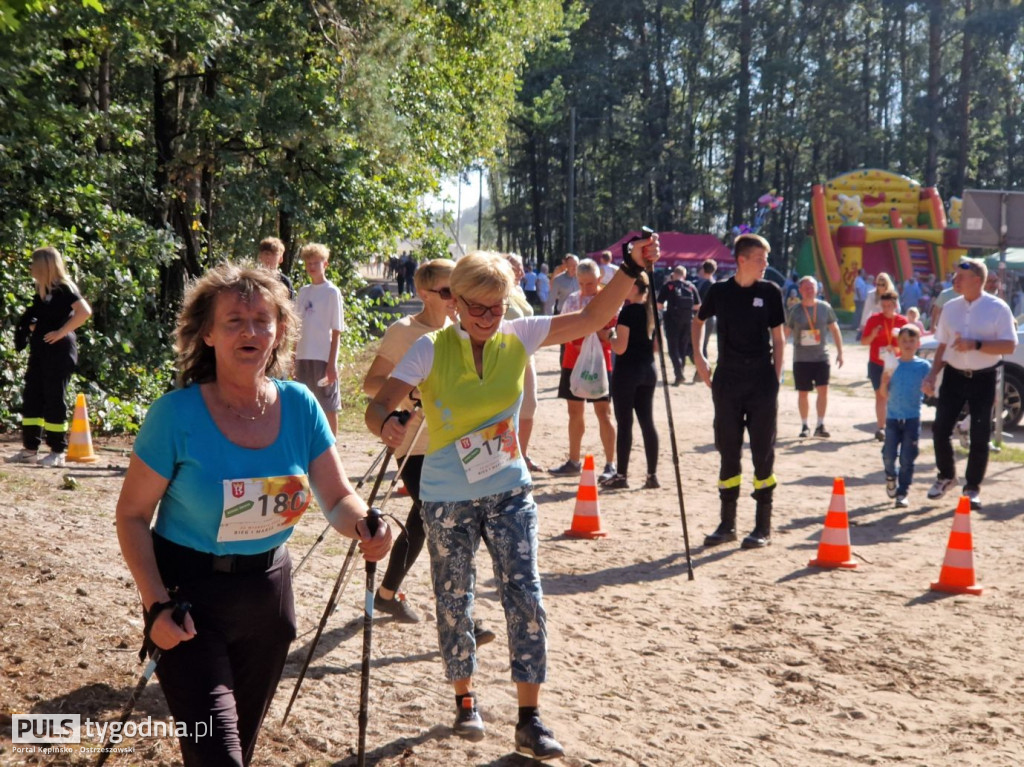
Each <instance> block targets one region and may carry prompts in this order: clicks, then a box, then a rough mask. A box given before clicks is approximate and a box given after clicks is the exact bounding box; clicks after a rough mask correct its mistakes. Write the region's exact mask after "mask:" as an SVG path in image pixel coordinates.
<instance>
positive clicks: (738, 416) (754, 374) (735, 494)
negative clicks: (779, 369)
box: [711, 359, 779, 501]
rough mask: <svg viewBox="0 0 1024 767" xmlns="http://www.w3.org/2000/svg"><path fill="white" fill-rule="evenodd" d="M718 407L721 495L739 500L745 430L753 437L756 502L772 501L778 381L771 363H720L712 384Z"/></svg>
mask: <svg viewBox="0 0 1024 767" xmlns="http://www.w3.org/2000/svg"><path fill="white" fill-rule="evenodd" d="M711 398H712V401H713V402H714V404H715V447H716V448H718V453H719V457H720V459H721V466H720V468H719V471H718V495H719V498H721V500H722V501H735V500H736V499H737V498H739V494H740V476H741V474H742V451H743V431H744V429H746V431H747V433H748V435H749V436H750V454H751V457H752V458H753V461H754V493H753V496H754V498H755V499H757V500H758V501H770V500H771V498H772V494H773V493H774V491H775V477H774V475H773V473H772V472H773V471H774V469H775V424H776V416H777V413H778V402H779V379H778V378H777V377H776V375H775V366H774V365H773V364H772V363H771V361H770V359H768V360H766V361H765V362H763V363H762V362H758V363H756V364H751V365H730V364H728V362H723V363H719V365H718V367H717V368H716V369H715V376H714V378H713V379H712V381H711Z"/></svg>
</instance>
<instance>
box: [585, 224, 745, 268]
mask: <svg viewBox="0 0 1024 767" xmlns="http://www.w3.org/2000/svg"><path fill="white" fill-rule="evenodd" d="M639 234H640V232H638V231H632V232H629V233H627V234H626V235H625V236H624V237H623V238H622V239H620V240H619V241H618V242H616V243H614V244H612V245H609V246H608V247H607V248H601V250H610V251H611V252H612V261H614V262H615V263H619V262H621V261H622V243H624V242H626V241H627V240H629V239H631V238H633V237H635V236H636V235H639ZM658 239H659V240H660V242H661V260H660V261H658V267H659V268H666V269H671V268H672V267H674V266H677V265H680V264H681V265H682V266H685V267H686V268H688V269H697V268H700V265H701V264H702V263H703V262H704V260H705V259H708V258H713V259H715V261H717V262H718V268H719V269H721V268H722V267H725V268H727V269H729V268H734V267H735V266H736V259H734V258H733V257H732V251H731V250H729V248H727V247H726V246H725V245H723V244H722V243H721V242H719V241H718V238H717V237H715V236H714V235H713V234H683V233H682V232H658ZM601 250H595V251H594V252H593V253H587V258H593V259H594V260H597V258H598V256H600V255H601Z"/></svg>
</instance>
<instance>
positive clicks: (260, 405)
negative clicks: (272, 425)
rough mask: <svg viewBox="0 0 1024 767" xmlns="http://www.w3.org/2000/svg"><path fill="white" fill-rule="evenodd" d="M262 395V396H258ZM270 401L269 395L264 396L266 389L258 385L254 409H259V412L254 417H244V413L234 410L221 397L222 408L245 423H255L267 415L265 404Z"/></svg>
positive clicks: (262, 385)
mask: <svg viewBox="0 0 1024 767" xmlns="http://www.w3.org/2000/svg"><path fill="white" fill-rule="evenodd" d="M260 395H264V396H262V397H261V396H260ZM269 401H270V397H269V395H266V387H265V385H264V384H260V390H259V391H258V392H257V393H256V407H258V408H259V410H260V412H259V413H257V414H256V415H246V414H245V413H242V412H239V411H238V410H235V409H234V408H233V407H232V406H231V405H230V404H229V403H228V401H227V400H226V399H224V398H223V397H221V402H223V403H224V407H226V408H227V409H228V410H230V411H231V413H232V414H233V415H235V416H236V417H238V418H242V419H244V420H246V421H257V420H259V419H260V418H262V417H263V416H265V415H266V414H267V403H268V402H269Z"/></svg>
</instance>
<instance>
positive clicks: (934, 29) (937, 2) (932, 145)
mask: <svg viewBox="0 0 1024 767" xmlns="http://www.w3.org/2000/svg"><path fill="white" fill-rule="evenodd" d="M941 77H942V0H928V86H927V96H926V98H927V107H926V109H927V115H928V124H927V125H926V126H925V133H926V135H927V142H928V143H927V156H926V157H925V163H924V185H925V186H935V185H936V184H937V183H938V181H939V113H940V108H941V106H942V105H941V104H940V103H939V82H940V80H941Z"/></svg>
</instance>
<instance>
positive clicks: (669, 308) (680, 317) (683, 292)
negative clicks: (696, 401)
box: [658, 266, 700, 386]
mask: <svg viewBox="0 0 1024 767" xmlns="http://www.w3.org/2000/svg"><path fill="white" fill-rule="evenodd" d="M658 305H659V307H660V308H661V309H662V311H663V315H662V316H663V317H664V319H665V342H666V345H667V346H668V356H669V359H671V360H672V369H673V371H674V372H675V374H676V380H675V383H674V385H675V386H679V384H681V383H682V382H683V370H684V368H685V367H686V355H687V353H688V352H689V348H690V328H691V327H692V323H693V310H694V309H696V308H698V307H700V297H699V296H698V295H697V288H695V287H694V286H693V283H692V282H690V281H689V280H687V279H686V267H685V266H677V267H676V268H675V269H673V270H672V279H670V280H669V281H668V282H666V283H665V284H664V285H662V286H661V290H660V291H658ZM690 357H691V358H692V357H693V355H692V354H690Z"/></svg>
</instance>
